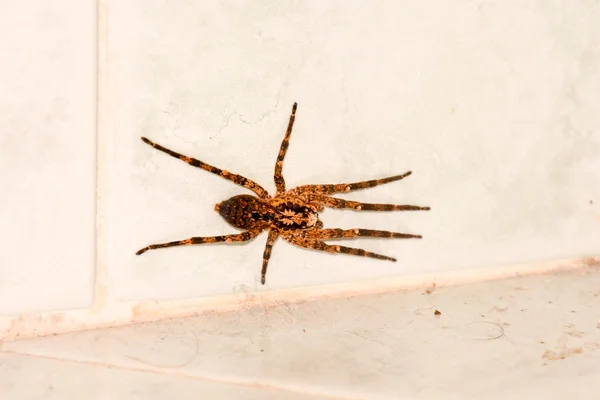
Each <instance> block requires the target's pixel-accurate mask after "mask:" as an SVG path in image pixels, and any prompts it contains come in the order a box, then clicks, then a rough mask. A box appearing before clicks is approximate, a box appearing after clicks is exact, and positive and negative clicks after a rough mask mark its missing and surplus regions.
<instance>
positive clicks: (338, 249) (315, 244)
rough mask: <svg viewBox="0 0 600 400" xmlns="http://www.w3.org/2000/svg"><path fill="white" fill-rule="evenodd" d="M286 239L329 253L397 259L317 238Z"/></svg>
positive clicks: (298, 244) (296, 237) (288, 237)
mask: <svg viewBox="0 0 600 400" xmlns="http://www.w3.org/2000/svg"><path fill="white" fill-rule="evenodd" d="M284 239H285V240H287V241H288V242H290V243H292V244H295V245H296V246H300V247H304V248H305V249H313V250H319V251H325V252H327V253H345V254H351V255H354V256H361V257H370V258H375V259H378V260H388V261H394V262H395V261H396V259H395V258H392V257H387V256H384V255H381V254H377V253H372V252H370V251H366V250H363V249H356V248H353V247H346V246H339V245H330V244H326V243H325V242H322V241H320V240H316V239H304V238H302V237H298V236H291V235H290V236H284Z"/></svg>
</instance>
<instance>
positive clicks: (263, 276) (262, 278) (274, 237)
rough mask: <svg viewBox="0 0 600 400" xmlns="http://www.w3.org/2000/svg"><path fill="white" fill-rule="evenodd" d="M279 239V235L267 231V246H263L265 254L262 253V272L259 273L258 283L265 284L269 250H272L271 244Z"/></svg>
mask: <svg viewBox="0 0 600 400" xmlns="http://www.w3.org/2000/svg"><path fill="white" fill-rule="evenodd" d="M278 237H279V233H278V232H277V231H276V230H274V229H271V230H270V231H269V236H268V237H267V245H266V246H265V252H264V253H263V262H262V270H261V271H260V283H262V284H263V285H264V284H265V280H266V276H267V266H268V265H269V259H270V258H271V249H272V248H273V244H274V243H275V241H276V240H277V238H278Z"/></svg>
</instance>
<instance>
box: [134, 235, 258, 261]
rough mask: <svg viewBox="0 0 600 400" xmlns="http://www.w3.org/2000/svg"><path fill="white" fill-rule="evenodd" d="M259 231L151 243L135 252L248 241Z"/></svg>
mask: <svg viewBox="0 0 600 400" xmlns="http://www.w3.org/2000/svg"><path fill="white" fill-rule="evenodd" d="M259 233H261V230H255V231H246V232H242V233H236V234H231V235H220V236H207V237H192V238H189V239H185V240H178V241H175V242H168V243H159V244H151V245H150V246H146V247H144V248H143V249H141V250H138V251H137V252H136V253H135V254H137V255H138V256H139V255H140V254H143V253H145V252H147V251H148V250H153V249H162V248H165V247H173V246H187V245H190V244H203V243H223V242H225V243H232V242H247V241H248V240H250V239H253V238H255V237H256V236H257V235H258V234H259Z"/></svg>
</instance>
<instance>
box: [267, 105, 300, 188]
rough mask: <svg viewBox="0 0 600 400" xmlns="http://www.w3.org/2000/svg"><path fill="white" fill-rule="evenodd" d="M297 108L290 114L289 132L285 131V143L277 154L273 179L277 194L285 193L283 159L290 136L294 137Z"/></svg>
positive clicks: (293, 107) (293, 108)
mask: <svg viewBox="0 0 600 400" xmlns="http://www.w3.org/2000/svg"><path fill="white" fill-rule="evenodd" d="M296 108H298V103H294V105H293V106H292V113H291V114H290V121H289V122H288V127H287V130H286V131H285V136H284V137H283V141H282V142H281V147H280V148H279V154H277V161H275V173H274V175H273V179H274V180H275V186H276V187H277V193H283V192H285V179H284V178H283V175H282V173H281V171H282V170H283V159H284V158H285V153H286V152H287V149H288V146H289V144H290V136H291V135H292V127H293V126H294V120H295V119H296Z"/></svg>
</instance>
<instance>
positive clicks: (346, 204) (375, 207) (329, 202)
mask: <svg viewBox="0 0 600 400" xmlns="http://www.w3.org/2000/svg"><path fill="white" fill-rule="evenodd" d="M314 199H315V200H317V201H320V202H322V203H323V205H325V206H326V207H331V208H350V209H352V210H356V211H361V210H362V211H427V210H430V208H429V207H419V206H411V205H396V204H374V203H361V202H358V201H352V200H344V199H338V198H335V197H330V196H324V195H323V196H316V197H315V198H314Z"/></svg>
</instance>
